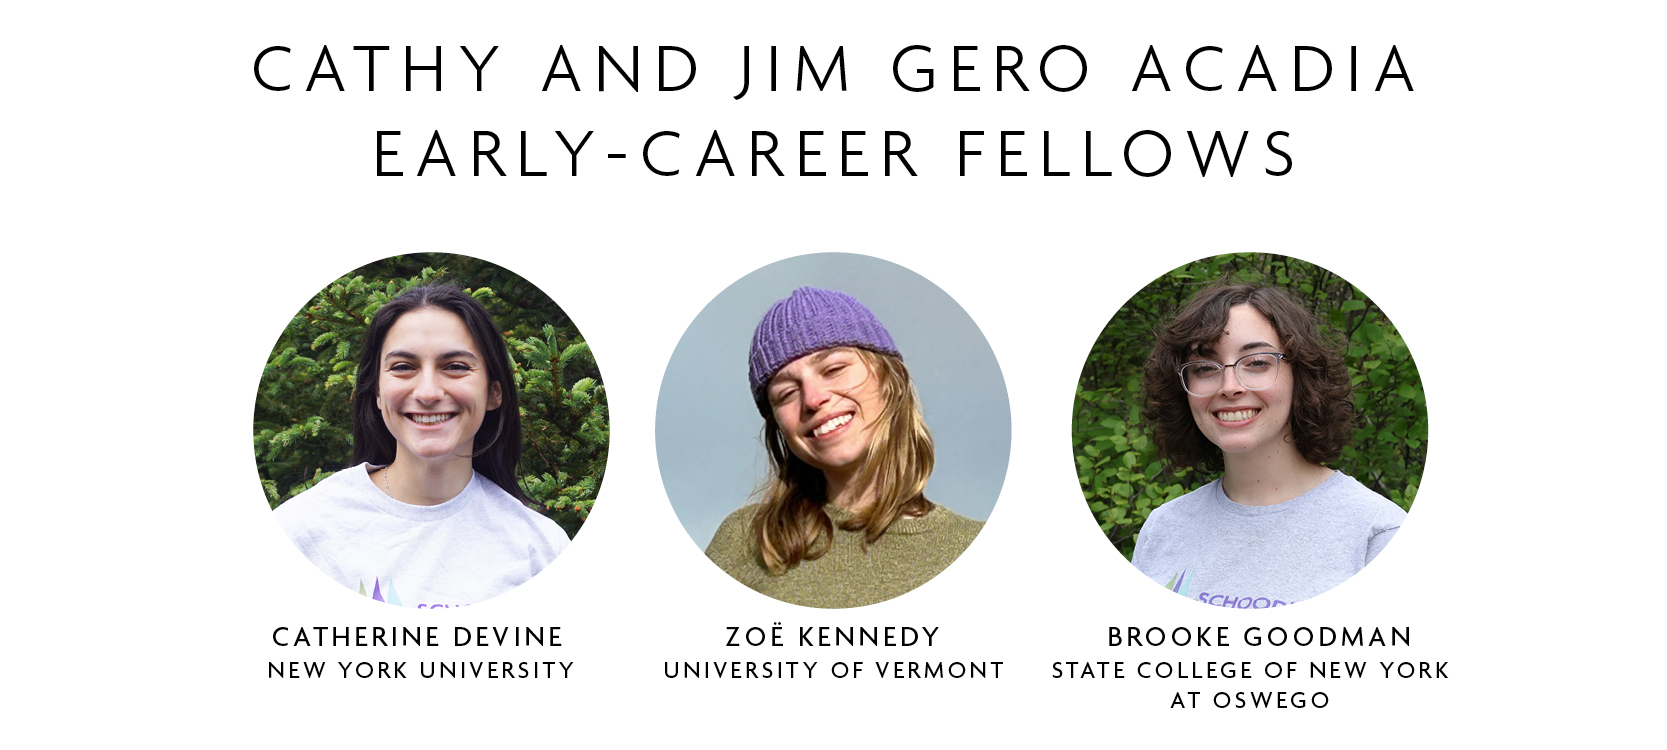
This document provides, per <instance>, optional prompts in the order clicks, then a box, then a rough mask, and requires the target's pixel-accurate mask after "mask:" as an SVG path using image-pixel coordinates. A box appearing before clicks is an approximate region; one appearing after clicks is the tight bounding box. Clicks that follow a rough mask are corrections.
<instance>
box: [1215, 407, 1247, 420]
mask: <svg viewBox="0 0 1667 750" xmlns="http://www.w3.org/2000/svg"><path fill="white" fill-rule="evenodd" d="M1254 416H1256V410H1255V409H1240V410H1238V411H1218V412H1216V418H1217V419H1220V420H1221V421H1223V422H1243V421H1245V420H1247V419H1250V418H1251V417H1254Z"/></svg>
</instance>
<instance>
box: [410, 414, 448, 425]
mask: <svg viewBox="0 0 1667 750" xmlns="http://www.w3.org/2000/svg"><path fill="white" fill-rule="evenodd" d="M454 416H456V415H454V414H415V415H412V417H411V421H413V422H416V423H417V424H439V423H441V422H444V421H446V420H448V419H451V418H452V417H454Z"/></svg>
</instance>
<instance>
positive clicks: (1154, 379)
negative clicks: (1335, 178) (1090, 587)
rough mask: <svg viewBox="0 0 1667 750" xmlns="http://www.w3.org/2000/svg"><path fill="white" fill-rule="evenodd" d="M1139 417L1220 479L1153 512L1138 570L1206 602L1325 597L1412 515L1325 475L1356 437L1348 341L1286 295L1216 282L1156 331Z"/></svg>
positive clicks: (1171, 456)
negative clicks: (1218, 473)
mask: <svg viewBox="0 0 1667 750" xmlns="http://www.w3.org/2000/svg"><path fill="white" fill-rule="evenodd" d="M1142 390H1143V392H1144V395H1145V399H1146V406H1145V408H1144V409H1142V411H1141V416H1142V417H1143V418H1144V419H1145V420H1146V421H1147V422H1148V423H1150V424H1151V425H1153V432H1154V435H1153V437H1154V440H1155V442H1156V444H1157V447H1158V452H1159V454H1160V455H1161V456H1162V457H1163V458H1164V459H1165V460H1167V461H1169V462H1170V463H1171V465H1174V466H1196V467H1199V468H1202V469H1205V470H1208V471H1222V472H1223V474H1222V477H1221V479H1218V480H1216V481H1214V482H1211V483H1210V484H1208V485H1205V486H1204V487H1202V488H1199V489H1198V490H1195V491H1193V492H1191V493H1189V494H1187V495H1185V496H1183V497H1180V498H1177V499H1175V500H1172V501H1170V502H1168V503H1165V504H1164V505H1162V506H1159V507H1158V508H1157V509H1155V510H1153V511H1152V513H1151V515H1150V516H1149V517H1148V518H1147V519H1146V523H1145V525H1144V526H1143V527H1142V528H1141V531H1140V536H1139V538H1138V539H1136V542H1135V551H1134V564H1135V567H1137V568H1139V569H1140V571H1141V572H1142V573H1145V574H1146V575H1147V576H1149V577H1151V578H1152V579H1153V580H1155V581H1158V582H1159V583H1163V584H1164V585H1165V586H1167V587H1168V588H1169V589H1170V590H1172V591H1175V592H1176V593H1179V594H1182V595H1183V596H1187V597H1188V598H1192V599H1196V600H1198V601H1200V602H1204V603H1206V604H1213V605H1216V606H1222V607H1231V608H1235V609H1266V608H1269V607H1279V606H1284V605H1286V604H1290V603H1292V602H1298V601H1302V600H1304V599H1308V598H1310V597H1313V596H1315V595H1318V594H1320V593H1322V592H1324V591H1326V590H1328V589H1330V588H1331V587H1333V586H1336V585H1337V584H1339V583H1342V582H1343V581H1345V580H1348V579H1349V577H1351V576H1353V575H1354V574H1355V573H1358V572H1360V570H1361V569H1362V568H1364V567H1366V565H1367V564H1368V563H1370V562H1372V559H1373V558H1375V557H1377V555H1378V553H1379V552H1382V551H1383V549H1384V547H1385V546H1386V545H1388V544H1389V540H1390V539H1392V538H1393V537H1394V536H1395V531H1396V530H1397V529H1399V528H1400V526H1401V522H1402V520H1403V519H1404V518H1405V517H1406V512H1405V511H1403V510H1401V509H1400V508H1399V507H1397V506H1396V505H1395V504H1394V503H1392V502H1390V501H1389V500H1388V499H1386V498H1384V497H1383V496H1381V495H1378V494H1376V493H1374V492H1372V491H1371V490H1369V489H1367V488H1366V487H1365V486H1364V485H1362V484H1361V483H1360V482H1357V481H1355V480H1354V479H1353V478H1351V477H1349V476H1347V475H1345V474H1343V473H1342V472H1340V471H1334V470H1332V469H1329V468H1326V466H1325V465H1326V464H1327V463H1331V462H1333V461H1336V460H1337V458H1338V456H1339V455H1340V454H1341V452H1342V450H1343V446H1344V444H1345V443H1347V442H1348V439H1349V436H1350V435H1351V434H1352V433H1353V431H1354V422H1355V408H1354V398H1353V396H1354V391H1353V388H1352V386H1351V385H1350V382H1349V374H1348V372H1347V370H1346V369H1345V368H1344V365H1343V345H1342V343H1341V342H1340V341H1334V340H1332V339H1330V338H1328V337H1327V336H1325V335H1323V334H1322V332H1321V329H1320V325H1319V321H1318V320H1317V319H1316V318H1315V316H1314V314H1313V313H1311V312H1309V311H1308V310H1307V309H1306V308H1304V307H1302V306H1301V305H1299V304H1298V303H1297V302H1296V301H1295V300H1293V299H1291V297H1290V296H1289V295H1287V294H1286V293H1285V292H1284V291H1283V290H1281V289H1279V288H1277V287H1270V286H1261V285H1234V286H1226V285H1222V286H1214V287H1210V288H1207V289H1205V290H1203V291H1201V292H1199V293H1198V294H1197V295H1195V296H1194V297H1193V298H1192V300H1191V301H1190V302H1189V303H1188V304H1187V305H1186V307H1185V308H1184V309H1183V310H1182V311H1181V312H1180V314H1178V315H1177V316H1175V319H1174V321H1173V322H1171V323H1170V324H1169V325H1168V326H1167V327H1166V328H1165V329H1164V330H1163V331H1161V332H1160V333H1159V334H1158V337H1157V342H1156V344H1155V345H1154V346H1153V347H1152V356H1151V358H1150V359H1148V360H1147V362H1146V369H1145V377H1144V380H1143V383H1142Z"/></svg>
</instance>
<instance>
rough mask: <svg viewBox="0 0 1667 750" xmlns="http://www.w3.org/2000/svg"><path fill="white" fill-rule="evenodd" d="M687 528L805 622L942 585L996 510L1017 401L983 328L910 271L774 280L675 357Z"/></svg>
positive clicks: (673, 474) (879, 268)
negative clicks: (810, 614) (816, 612)
mask: <svg viewBox="0 0 1667 750" xmlns="http://www.w3.org/2000/svg"><path fill="white" fill-rule="evenodd" d="M655 446H656V449H657V451H658V454H659V461H660V476H661V478H662V479H663V480H664V481H665V485H666V496H667V497H668V498H670V500H671V504H672V507H673V508H674V509H675V510H676V512H677V516H678V519H679V520H681V521H682V522H683V526H684V528H685V529H687V530H688V532H689V536H690V537H692V538H693V539H694V541H695V543H696V544H698V545H699V546H700V547H701V548H702V549H704V550H705V551H706V556H707V557H708V558H709V559H710V560H711V561H712V563H713V564H715V565H717V566H718V568H719V569H721V570H723V572H725V573H727V574H729V575H730V576H731V577H733V578H734V579H735V580H736V581H739V582H740V583H742V584H743V585H745V586H747V587H748V588H751V589H753V590H754V591H757V592H759V593H761V594H764V595H766V596H769V597H772V598H775V599H779V600H781V601H784V602H789V603H792V604H799V605H803V606H807V607H823V608H842V607H860V606H863V605H867V604H873V603H876V602H882V601H885V600H887V599H891V598H894V597H897V596H901V595H903V594H906V593H908V592H909V591H912V590H914V589H915V588H917V587H919V586H920V585H922V584H924V583H926V582H927V581H930V580H932V578H933V577H935V576H937V575H938V574H939V573H942V572H943V571H944V570H945V569H947V568H948V567H949V566H950V564H951V563H953V562H955V560H956V558H958V557H960V555H961V553H962V552H964V551H966V549H967V547H968V545H970V544H972V541H973V539H974V538H975V537H976V536H977V535H978V532H979V530H980V529H982V528H983V526H984V521H985V520H986V519H987V518H988V517H989V515H990V511H991V510H992V509H993V508H994V507H995V502H996V498H997V497H998V496H999V495H1000V494H1001V485H1002V481H1003V479H1004V478H1005V477H1006V474H1007V460H1008V456H1009V454H1010V452H1011V448H1012V421H1011V413H1010V411H1009V408H1008V402H1007V386H1006V383H1005V382H1004V381H1003V380H1002V376H1001V368H1000V366H998V365H997V363H996V358H995V353H994V352H993V351H991V349H990V345H989V343H988V342H987V341H985V340H984V335H983V334H982V333H981V332H980V331H979V330H978V326H977V324H975V323H973V321H972V319H971V318H970V317H968V316H967V314H966V312H965V311H964V310H962V309H961V306H960V305H958V304H956V302H955V300H954V299H951V298H950V297H949V295H947V294H945V293H944V291H943V290H942V289H939V288H938V287H937V286H935V285H934V284H932V282H930V281H927V280H926V279H924V278H922V277H921V276H919V275H918V274H915V273H914V272H912V271H909V270H908V269H906V268H903V267H902V266H898V265H896V264H893V263H888V262H886V261H883V260H879V259H877V258H871V257H868V256H864V255H851V254H846V253H823V254H816V255H803V256H799V257H796V258H789V259H787V260H783V261H780V262H778V263H774V264H772V265H769V266H765V267H764V268H761V269H759V270H757V271H754V272H753V273H751V274H748V275H747V276H746V277H744V278H742V279H741V280H740V281H737V282H735V283H734V284H732V285H730V287H729V288H728V289H725V290H724V291H723V292H721V293H720V294H718V296H717V297H716V298H714V299H713V300H712V302H711V303H710V304H708V305H707V306H706V308H705V309H704V310H702V311H701V313H700V315H699V316H698V317H696V318H695V320H694V322H692V323H690V324H689V329H688V331H686V332H685V333H684V334H683V338H682V340H681V341H679V342H678V345H677V349H676V350H675V351H674V352H673V353H672V357H671V361H670V362H669V363H668V364H667V365H666V376H665V380H664V381H663V383H662V385H661V387H660V401H659V409H658V411H657V412H656V414H655Z"/></svg>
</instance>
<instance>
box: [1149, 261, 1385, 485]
mask: <svg viewBox="0 0 1667 750" xmlns="http://www.w3.org/2000/svg"><path fill="white" fill-rule="evenodd" d="M1239 305H1250V306H1251V308H1252V309H1254V310H1256V312H1259V313H1261V314H1262V317H1264V318H1267V319H1268V323H1270V324H1272V325H1273V330H1274V332H1276V333H1278V334H1279V340H1280V342H1281V344H1282V347H1283V349H1284V354H1285V362H1286V364H1288V365H1289V366H1290V368H1291V372H1292V373H1293V375H1294V377H1295V385H1294V386H1293V390H1292V395H1291V421H1290V424H1291V436H1290V438H1289V439H1290V440H1291V441H1292V442H1293V443H1294V444H1295V445H1296V448H1297V451H1298V452H1299V453H1301V454H1302V457H1303V458H1304V459H1307V460H1308V461H1309V462H1310V463H1313V464H1316V465H1324V464H1327V463H1330V462H1332V461H1336V460H1337V457H1338V456H1339V455H1341V454H1342V452H1343V446H1344V445H1347V444H1348V442H1349V438H1350V437H1352V436H1353V434H1354V425H1355V406H1354V386H1353V385H1352V384H1350V382H1349V373H1348V369H1347V368H1346V367H1345V366H1344V364H1343V350H1344V345H1345V343H1344V342H1343V340H1342V338H1341V337H1340V336H1338V335H1337V334H1336V333H1335V332H1333V331H1331V330H1330V329H1329V328H1325V327H1323V326H1321V325H1320V321H1319V319H1318V318H1317V317H1315V315H1314V313H1313V312H1312V311H1310V310H1309V309H1307V308H1305V307H1303V306H1302V305H1301V304H1299V303H1298V302H1297V301H1296V300H1294V299H1292V298H1291V295H1289V294H1287V293H1286V292H1285V290H1283V289H1280V288H1279V287H1274V286H1267V285H1264V284H1235V285H1226V284H1217V285H1214V286H1210V287H1207V288H1205V289H1203V290H1202V291H1200V292H1198V294H1195V295H1193V298H1192V300H1191V301H1189V302H1187V305H1186V307H1185V308H1183V309H1182V310H1181V312H1180V314H1178V315H1176V316H1175V319H1174V320H1173V321H1170V323H1169V325H1168V326H1167V327H1165V328H1164V329H1163V330H1162V331H1160V332H1158V334H1157V341H1156V342H1155V343H1154V344H1153V345H1152V356H1151V357H1150V358H1148V359H1147V360H1146V371H1145V377H1144V379H1143V380H1142V382H1141V392H1142V393H1143V395H1144V399H1145V402H1146V406H1145V407H1143V408H1142V409H1141V410H1140V416H1141V417H1142V418H1143V419H1145V420H1146V422H1147V423H1149V424H1150V425H1151V426H1152V438H1153V442H1154V443H1156V444H1157V447H1158V454H1159V455H1161V456H1163V458H1164V460H1166V461H1169V462H1170V463H1171V464H1172V465H1175V466H1197V467H1202V468H1204V469H1206V470H1209V471H1220V470H1221V469H1222V468H1223V461H1222V456H1221V449H1220V448H1218V447H1216V445H1215V444H1214V443H1211V442H1210V441H1209V439H1208V438H1205V437H1204V433H1203V432H1200V431H1199V429H1198V424H1197V422H1196V421H1194V419H1193V416H1192V408H1191V406H1190V405H1189V404H1188V402H1187V393H1186V391H1185V390H1184V389H1183V388H1182V387H1181V379H1180V378H1179V377H1178V376H1177V375H1176V371H1177V370H1178V369H1179V368H1180V366H1181V365H1183V364H1186V363H1187V362H1189V361H1191V360H1193V359H1196V358H1197V356H1198V351H1199V350H1200V349H1202V348H1206V347H1209V346H1211V345H1213V344H1215V342H1216V340H1218V339H1220V338H1221V337H1222V335H1223V334H1224V333H1226V330H1227V314H1228V311H1229V310H1231V309H1232V308H1234V307H1237V306H1239Z"/></svg>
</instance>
